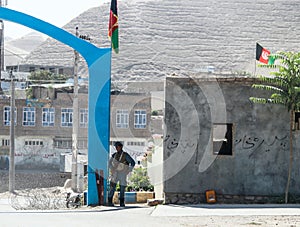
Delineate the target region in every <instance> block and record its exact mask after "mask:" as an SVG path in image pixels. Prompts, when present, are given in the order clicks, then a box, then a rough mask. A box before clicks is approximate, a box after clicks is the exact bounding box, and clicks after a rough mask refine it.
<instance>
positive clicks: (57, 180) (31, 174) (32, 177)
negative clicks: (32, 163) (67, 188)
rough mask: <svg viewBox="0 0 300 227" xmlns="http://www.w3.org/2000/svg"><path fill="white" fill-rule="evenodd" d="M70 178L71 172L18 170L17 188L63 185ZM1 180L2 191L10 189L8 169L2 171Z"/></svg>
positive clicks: (0, 190)
mask: <svg viewBox="0 0 300 227" xmlns="http://www.w3.org/2000/svg"><path fill="white" fill-rule="evenodd" d="M70 178H71V174H70V173H60V172H38V171H26V172H25V171H22V172H21V171H17V172H16V175H15V189H16V190H20V189H33V188H50V187H55V186H59V187H63V186H64V183H65V181H66V180H67V179H70ZM0 182H1V184H0V193H2V192H6V191H8V189H9V172H8V171H0Z"/></svg>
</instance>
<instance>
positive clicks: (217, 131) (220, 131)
mask: <svg viewBox="0 0 300 227" xmlns="http://www.w3.org/2000/svg"><path fill="white" fill-rule="evenodd" d="M232 128H233V126H232V124H214V125H213V153H214V154H215V155H232Z"/></svg>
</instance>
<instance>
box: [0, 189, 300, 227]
mask: <svg viewBox="0 0 300 227" xmlns="http://www.w3.org/2000/svg"><path fill="white" fill-rule="evenodd" d="M67 192H68V190H66V189H64V188H63V187H52V188H43V189H32V190H30V191H24V190H20V191H16V194H17V195H26V193H27V194H28V195H38V196H37V197H38V199H40V197H39V196H40V195H41V193H42V195H45V197H49V196H51V197H53V195H55V197H57V198H60V199H62V201H64V200H63V198H65V195H66V193H67ZM13 196H14V195H12V194H10V193H9V192H4V193H0V199H10V200H11V199H12V197H13ZM63 203H65V202H63ZM17 205H18V204H17ZM63 205H64V204H63ZM64 208H65V207H64ZM81 209H96V208H95V207H93V208H89V207H84V208H81ZM149 215H150V214H149ZM156 218H159V217H156ZM164 219H167V220H168V221H169V222H172V223H174V226H186V227H191V226H193V227H196V226H197V227H198V226H199V227H202V226H203V227H224V226H225V227H227V226H228V227H236V226H237V227H239V226H241V227H254V226H262V227H272V226H279V227H300V216H292V215H276V216H275V215H262V216H250V215H249V216H241V215H234V213H233V214H232V216H221V215H220V216H219V215H212V216H196V217H187V216H176V217H168V216H166V217H164Z"/></svg>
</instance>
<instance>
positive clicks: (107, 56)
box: [0, 7, 111, 205]
mask: <svg viewBox="0 0 300 227" xmlns="http://www.w3.org/2000/svg"><path fill="white" fill-rule="evenodd" d="M0 18H1V19H3V20H8V21H11V22H14V23H17V24H21V25H24V26H26V27H29V28H31V29H34V30H36V31H39V32H41V33H44V34H46V35H48V36H50V37H52V38H54V39H56V40H58V41H60V42H62V43H64V44H66V45H68V46H70V47H72V48H73V49H75V50H76V51H78V52H79V53H80V54H81V55H82V57H83V58H84V59H85V60H86V62H87V64H88V67H89V100H88V101H89V128H88V196H87V197H88V201H87V204H88V205H97V204H99V198H100V197H99V195H98V187H97V183H98V182H97V179H96V176H95V173H97V172H98V171H99V170H102V171H103V179H104V182H103V184H104V188H103V189H104V194H103V196H104V198H106V191H107V182H106V179H107V176H108V167H107V163H108V155H109V135H110V133H109V124H110V71H111V48H98V47H96V46H95V45H93V44H91V43H89V42H87V41H85V40H82V39H79V38H78V37H76V36H74V35H72V34H71V33H68V32H66V31H65V30H63V29H61V28H58V27H56V26H54V25H52V24H49V23H47V22H45V21H42V20H40V19H37V18H35V17H32V16H30V15H27V14H24V13H21V12H18V11H14V10H11V9H8V8H3V7H0ZM98 186H99V185H98Z"/></svg>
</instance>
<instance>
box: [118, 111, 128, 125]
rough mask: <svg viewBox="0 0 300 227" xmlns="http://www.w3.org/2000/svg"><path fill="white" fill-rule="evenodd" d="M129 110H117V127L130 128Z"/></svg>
mask: <svg viewBox="0 0 300 227" xmlns="http://www.w3.org/2000/svg"><path fill="white" fill-rule="evenodd" d="M128 118H129V117H128V110H117V114H116V126H117V128H128Z"/></svg>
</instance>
